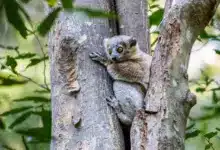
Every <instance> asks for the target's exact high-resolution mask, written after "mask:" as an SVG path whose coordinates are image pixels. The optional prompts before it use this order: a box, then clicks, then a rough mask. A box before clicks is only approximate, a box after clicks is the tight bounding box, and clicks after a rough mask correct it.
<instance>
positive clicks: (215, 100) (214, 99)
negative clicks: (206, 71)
mask: <svg viewBox="0 0 220 150" xmlns="http://www.w3.org/2000/svg"><path fill="white" fill-rule="evenodd" d="M218 101H219V99H218V97H217V94H216V92H215V91H213V92H212V103H213V104H217V103H218Z"/></svg>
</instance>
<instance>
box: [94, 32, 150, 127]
mask: <svg viewBox="0 0 220 150" xmlns="http://www.w3.org/2000/svg"><path fill="white" fill-rule="evenodd" d="M103 43H104V48H105V55H106V56H103V55H102V54H101V53H99V52H93V53H91V54H90V57H91V59H92V60H94V61H97V62H99V63H101V64H103V65H104V66H106V68H107V71H108V73H109V74H110V76H111V77H112V78H113V79H114V83H113V91H114V96H112V97H109V98H107V99H106V100H107V102H108V104H109V105H110V106H111V107H113V109H114V110H115V112H116V114H117V116H118V118H119V120H120V121H121V122H122V123H123V124H125V125H131V123H132V121H133V118H134V116H135V112H136V110H138V109H142V108H143V105H144V97H145V92H146V90H147V88H148V82H149V75H150V65H151V60H152V57H151V56H150V55H148V54H146V53H144V52H142V51H141V50H140V48H139V46H138V43H137V40H136V39H134V38H133V37H131V36H126V35H119V36H114V37H112V38H109V39H104V42H103ZM143 89H144V90H143Z"/></svg>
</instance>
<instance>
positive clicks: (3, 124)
mask: <svg viewBox="0 0 220 150" xmlns="http://www.w3.org/2000/svg"><path fill="white" fill-rule="evenodd" d="M0 129H5V123H4V122H3V120H2V119H1V118H0Z"/></svg>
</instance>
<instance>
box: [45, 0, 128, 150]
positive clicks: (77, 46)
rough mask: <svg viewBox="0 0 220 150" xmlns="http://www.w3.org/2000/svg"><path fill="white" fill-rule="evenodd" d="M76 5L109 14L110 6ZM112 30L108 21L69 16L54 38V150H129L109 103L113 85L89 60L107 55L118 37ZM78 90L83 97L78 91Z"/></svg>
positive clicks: (100, 2)
mask: <svg viewBox="0 0 220 150" xmlns="http://www.w3.org/2000/svg"><path fill="white" fill-rule="evenodd" d="M75 4H78V5H84V6H87V7H92V8H102V9H104V10H106V11H109V10H110V5H109V3H108V2H107V0H90V1H88V0H76V1H75ZM110 24H114V23H109V22H108V19H89V18H88V17H87V16H86V15H83V14H82V13H71V12H69V13H68V12H65V13H62V14H60V16H59V19H58V21H57V23H56V26H55V28H54V31H52V32H51V34H50V42H49V43H50V44H49V48H50V60H51V83H52V136H53V139H52V143H51V149H57V150H64V149H65V150H67V149H69V150H71V149H76V150H78V149H83V150H92V149H94V150H104V149H106V150H107V149H109V150H110V149H115V150H120V149H121V150H123V149H124V142H123V135H122V132H121V128H120V125H119V122H118V120H117V118H116V115H115V114H114V113H113V111H112V109H111V108H109V107H107V103H106V101H105V98H106V97H108V96H110V95H112V83H111V80H110V78H109V76H108V75H107V73H106V71H105V69H104V68H103V67H101V66H100V65H97V64H95V63H94V62H92V61H91V60H90V58H89V53H91V52H92V51H99V52H102V51H103V46H102V45H103V44H102V41H103V38H104V37H110V36H112V35H113V34H115V33H114V31H112V32H113V33H112V32H110V28H112V27H110ZM113 29H115V27H114V28H113ZM70 83H73V84H71V85H70ZM77 84H79V85H80V91H79V92H76V91H75V90H77V88H76V87H77Z"/></svg>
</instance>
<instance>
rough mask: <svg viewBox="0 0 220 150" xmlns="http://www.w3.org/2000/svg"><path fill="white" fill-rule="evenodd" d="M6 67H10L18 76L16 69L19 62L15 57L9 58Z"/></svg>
mask: <svg viewBox="0 0 220 150" xmlns="http://www.w3.org/2000/svg"><path fill="white" fill-rule="evenodd" d="M5 65H7V66H10V67H11V70H12V71H13V73H15V74H17V72H16V71H15V67H16V66H17V62H16V60H15V59H14V58H13V57H11V56H7V58H6V63H5Z"/></svg>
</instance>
